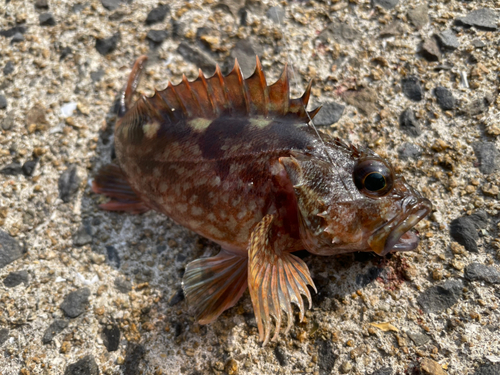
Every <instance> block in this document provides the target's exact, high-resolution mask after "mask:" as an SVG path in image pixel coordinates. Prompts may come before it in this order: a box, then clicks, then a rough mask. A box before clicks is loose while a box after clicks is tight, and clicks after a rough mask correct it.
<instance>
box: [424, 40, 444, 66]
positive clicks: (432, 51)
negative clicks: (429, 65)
mask: <svg viewBox="0 0 500 375" xmlns="http://www.w3.org/2000/svg"><path fill="white" fill-rule="evenodd" d="M422 55H423V56H424V57H425V58H426V60H428V61H439V60H441V50H440V49H439V46H438V45H437V42H436V39H434V38H427V39H425V40H424V42H423V43H422Z"/></svg>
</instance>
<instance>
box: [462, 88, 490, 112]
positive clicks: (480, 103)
mask: <svg viewBox="0 0 500 375" xmlns="http://www.w3.org/2000/svg"><path fill="white" fill-rule="evenodd" d="M493 101H494V97H493V95H492V94H491V93H486V95H485V96H484V97H482V98H480V99H476V100H474V101H472V102H471V103H469V104H468V105H467V106H465V108H463V112H464V114H466V115H467V116H469V117H473V116H477V115H480V114H482V113H484V112H487V111H488V109H489V107H490V105H491V103H493Z"/></svg>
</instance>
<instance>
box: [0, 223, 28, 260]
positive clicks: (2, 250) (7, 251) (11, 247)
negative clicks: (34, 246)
mask: <svg viewBox="0 0 500 375" xmlns="http://www.w3.org/2000/svg"><path fill="white" fill-rule="evenodd" d="M23 254H24V249H23V247H22V246H21V245H20V244H19V242H17V241H16V240H15V239H14V238H13V237H11V236H10V235H9V234H8V233H7V232H4V231H3V230H1V229H0V269H2V268H4V267H5V266H6V265H8V264H10V263H12V262H13V261H15V260H16V259H19V258H21V257H22V256H23Z"/></svg>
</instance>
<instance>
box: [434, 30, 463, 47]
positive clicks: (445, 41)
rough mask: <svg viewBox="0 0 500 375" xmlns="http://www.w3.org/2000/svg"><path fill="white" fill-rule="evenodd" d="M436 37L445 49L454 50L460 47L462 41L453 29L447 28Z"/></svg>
mask: <svg viewBox="0 0 500 375" xmlns="http://www.w3.org/2000/svg"><path fill="white" fill-rule="evenodd" d="M436 39H437V41H438V42H439V45H440V46H441V49H443V50H449V51H453V50H456V49H457V48H458V47H460V42H459V41H458V38H457V37H456V36H455V33H454V32H453V31H452V30H449V29H448V30H445V31H443V32H441V33H439V34H436Z"/></svg>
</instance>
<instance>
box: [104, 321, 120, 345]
mask: <svg viewBox="0 0 500 375" xmlns="http://www.w3.org/2000/svg"><path fill="white" fill-rule="evenodd" d="M102 338H103V343H104V346H105V347H106V349H107V350H108V352H115V351H117V350H118V347H119V345H120V328H119V327H118V326H117V325H116V324H109V325H106V326H105V327H104V329H103V330H102Z"/></svg>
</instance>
